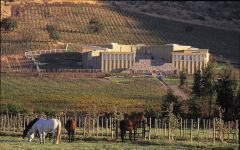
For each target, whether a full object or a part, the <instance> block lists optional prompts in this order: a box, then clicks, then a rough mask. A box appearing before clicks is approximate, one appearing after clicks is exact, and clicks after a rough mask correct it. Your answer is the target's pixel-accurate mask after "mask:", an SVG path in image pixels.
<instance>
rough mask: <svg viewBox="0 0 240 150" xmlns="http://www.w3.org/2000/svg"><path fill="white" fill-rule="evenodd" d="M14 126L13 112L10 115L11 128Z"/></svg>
mask: <svg viewBox="0 0 240 150" xmlns="http://www.w3.org/2000/svg"><path fill="white" fill-rule="evenodd" d="M12 127H13V116H12V114H11V115H10V130H11V128H12Z"/></svg>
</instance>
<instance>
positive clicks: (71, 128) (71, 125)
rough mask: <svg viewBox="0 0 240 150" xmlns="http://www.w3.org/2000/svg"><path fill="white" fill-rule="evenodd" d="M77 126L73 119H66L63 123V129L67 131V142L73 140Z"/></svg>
mask: <svg viewBox="0 0 240 150" xmlns="http://www.w3.org/2000/svg"><path fill="white" fill-rule="evenodd" d="M76 128H77V122H76V120H75V119H68V120H67V121H66V124H65V129H66V130H67V132H68V142H69V143H70V142H73V141H74V134H75V130H76Z"/></svg>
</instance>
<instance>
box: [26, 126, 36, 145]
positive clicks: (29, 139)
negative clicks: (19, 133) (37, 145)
mask: <svg viewBox="0 0 240 150" xmlns="http://www.w3.org/2000/svg"><path fill="white" fill-rule="evenodd" d="M34 133H35V132H33V131H32V130H31V129H30V130H29V131H28V133H27V136H28V141H29V142H31V141H32V139H33V138H34Z"/></svg>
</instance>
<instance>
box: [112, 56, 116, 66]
mask: <svg viewBox="0 0 240 150" xmlns="http://www.w3.org/2000/svg"><path fill="white" fill-rule="evenodd" d="M113 69H116V54H113Z"/></svg>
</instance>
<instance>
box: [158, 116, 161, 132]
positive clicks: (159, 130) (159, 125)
mask: <svg viewBox="0 0 240 150" xmlns="http://www.w3.org/2000/svg"><path fill="white" fill-rule="evenodd" d="M160 136H161V120H160V118H158V137H160Z"/></svg>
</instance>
